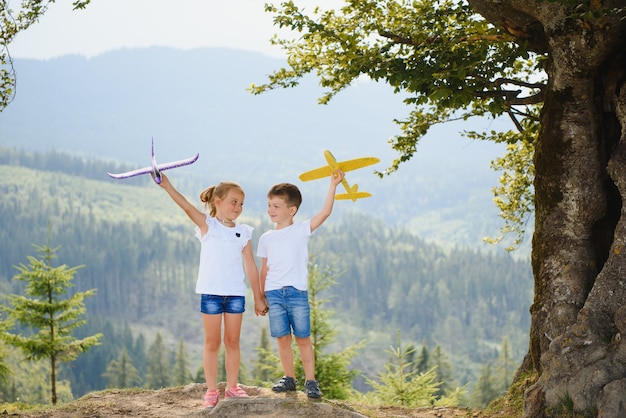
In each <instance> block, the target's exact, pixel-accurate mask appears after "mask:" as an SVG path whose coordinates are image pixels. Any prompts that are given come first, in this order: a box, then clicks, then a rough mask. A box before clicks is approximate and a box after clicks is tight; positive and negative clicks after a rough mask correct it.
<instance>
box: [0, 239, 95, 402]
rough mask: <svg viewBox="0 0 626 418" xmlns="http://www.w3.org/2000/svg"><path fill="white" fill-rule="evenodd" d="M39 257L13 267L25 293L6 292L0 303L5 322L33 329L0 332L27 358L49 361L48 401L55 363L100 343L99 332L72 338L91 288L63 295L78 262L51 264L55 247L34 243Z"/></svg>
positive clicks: (54, 398) (53, 393)
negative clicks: (5, 301) (4, 302)
mask: <svg viewBox="0 0 626 418" xmlns="http://www.w3.org/2000/svg"><path fill="white" fill-rule="evenodd" d="M34 247H35V249H36V250H37V252H38V253H41V254H42V258H41V259H38V258H36V257H33V256H29V257H28V260H29V262H30V264H29V265H25V264H23V263H22V264H20V265H19V266H17V267H16V269H17V270H19V272H20V273H19V274H18V275H16V276H15V277H14V278H15V279H16V280H22V281H24V282H26V288H25V292H26V295H27V296H21V295H9V296H8V299H9V304H10V305H11V306H10V307H8V306H1V307H0V309H2V310H3V311H4V312H5V313H7V321H9V322H8V323H11V324H12V323H15V322H17V323H19V324H21V325H25V326H27V327H30V328H31V329H32V330H33V331H34V332H33V333H32V334H28V335H21V334H13V333H11V332H9V331H3V332H1V333H0V336H1V337H2V339H4V341H6V342H7V343H8V344H10V345H13V346H15V347H17V348H19V349H21V350H22V352H23V353H24V354H25V356H26V358H27V359H28V360H35V361H38V360H41V359H44V358H45V359H48V360H49V361H50V384H51V398H52V404H53V405H56V403H57V365H58V364H59V363H63V362H68V361H71V360H74V359H75V358H76V357H78V356H79V355H80V354H81V353H84V352H85V351H87V350H88V349H89V348H91V347H92V346H94V345H98V344H99V343H100V339H101V338H102V334H95V335H92V336H88V337H85V338H83V339H76V338H75V337H74V336H73V331H74V329H76V328H77V327H80V326H81V325H84V324H85V323H86V320H84V319H80V318H81V316H82V315H83V314H84V313H85V305H84V303H83V302H84V300H85V298H87V297H89V296H92V295H93V294H94V293H95V290H88V291H85V292H76V293H74V294H73V295H71V296H69V297H65V295H66V294H67V293H68V290H69V288H70V287H71V286H72V285H73V284H72V280H73V279H74V275H75V274H76V271H77V270H78V269H79V268H81V267H82V266H76V267H71V268H70V267H67V266H66V265H61V266H58V267H52V260H53V259H55V258H56V257H57V256H56V252H57V250H58V248H59V247H56V248H51V247H50V246H48V245H46V246H37V245H35V246H34Z"/></svg>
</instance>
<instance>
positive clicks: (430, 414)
mask: <svg viewBox="0 0 626 418" xmlns="http://www.w3.org/2000/svg"><path fill="white" fill-rule="evenodd" d="M242 387H243V389H244V390H245V391H246V392H247V393H248V395H249V396H250V397H249V398H238V399H227V400H223V399H222V400H221V401H220V403H219V404H218V405H217V406H216V407H215V408H213V409H212V410H202V409H201V406H202V397H203V394H204V390H205V386H204V385H202V384H199V383H198V384H195V383H194V384H190V385H188V386H185V387H178V388H167V389H160V390H143V389H137V390H106V391H102V392H93V393H90V394H88V395H85V396H84V397H82V398H80V399H78V400H76V401H74V402H72V403H69V404H65V405H62V406H58V407H56V408H46V409H40V410H30V411H21V412H11V411H8V410H3V409H1V408H0V417H24V418H70V417H71V418H87V417H92V418H96V417H98V418H99V417H102V418H105V417H106V418H117V417H140V418H143V417H145V418H148V417H151V418H155V417H157V418H158V417H163V418H170V417H204V416H207V417H221V418H235V417H237V418H239V417H259V418H260V417H265V418H277V417H310V418H331V417H332V418H362V417H368V418H404V417H406V418H458V417H465V418H489V416H488V415H484V414H483V413H482V412H480V411H471V410H468V409H464V408H444V407H439V408H437V407H435V408H419V409H408V408H399V407H372V406H369V405H359V404H355V403H352V402H350V403H343V402H340V401H330V400H323V401H321V402H319V401H318V402H312V401H310V400H308V399H307V397H306V395H304V394H303V393H296V394H291V395H283V394H281V395H277V394H275V393H273V392H272V391H271V390H269V389H264V388H259V387H254V386H242ZM221 390H222V395H223V387H222V388H221Z"/></svg>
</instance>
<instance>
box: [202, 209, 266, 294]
mask: <svg viewBox="0 0 626 418" xmlns="http://www.w3.org/2000/svg"><path fill="white" fill-rule="evenodd" d="M206 223H207V225H208V226H209V230H208V232H207V233H206V234H205V235H204V236H201V235H200V228H198V227H197V226H196V228H195V231H196V238H198V239H199V240H200V267H199V269H198V280H197V282H196V293H200V294H207V295H219V296H245V295H246V284H245V279H246V274H245V271H244V268H243V256H242V252H243V249H244V248H245V246H246V244H247V243H248V241H250V239H252V231H253V229H254V228H252V227H251V226H250V225H246V224H240V225H239V224H238V225H235V227H234V228H227V227H225V226H224V225H222V224H221V223H219V222H218V221H217V219H215V218H213V217H211V216H209V214H207V215H206Z"/></svg>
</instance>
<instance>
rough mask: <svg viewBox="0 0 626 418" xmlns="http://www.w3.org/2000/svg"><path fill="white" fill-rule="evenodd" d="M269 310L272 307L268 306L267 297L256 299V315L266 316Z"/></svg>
mask: <svg viewBox="0 0 626 418" xmlns="http://www.w3.org/2000/svg"><path fill="white" fill-rule="evenodd" d="M269 310H270V308H269V306H267V302H266V301H265V298H258V299H255V300H254V313H255V314H256V316H265V315H266V314H267V312H269Z"/></svg>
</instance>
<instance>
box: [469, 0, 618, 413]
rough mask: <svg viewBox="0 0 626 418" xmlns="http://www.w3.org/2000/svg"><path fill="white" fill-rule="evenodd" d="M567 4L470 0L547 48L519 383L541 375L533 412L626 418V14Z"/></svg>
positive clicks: (529, 398)
mask: <svg viewBox="0 0 626 418" xmlns="http://www.w3.org/2000/svg"><path fill="white" fill-rule="evenodd" d="M562 3H563V2H535V1H526V0H520V1H516V0H511V1H506V0H505V1H503V2H502V3H495V2H493V3H492V2H486V1H484V0H475V1H471V4H472V6H473V7H474V8H475V10H477V11H478V12H479V13H481V14H482V15H483V16H485V18H487V19H488V20H489V21H490V22H492V23H494V24H496V25H501V24H502V22H506V27H508V28H510V27H511V22H513V23H517V24H516V28H517V29H522V30H523V29H528V30H529V31H530V30H532V33H531V35H532V36H530V38H529V39H531V40H532V39H534V40H537V41H536V42H537V43H536V45H535V46H536V47H535V50H536V51H543V50H545V51H547V56H548V60H547V64H546V72H547V75H548V85H547V88H546V90H545V96H544V97H545V102H544V107H543V110H542V114H541V131H540V134H539V138H538V141H537V144H536V145H535V160H534V163H535V184H534V186H535V232H534V236H533V251H532V267H533V275H534V280H535V298H534V302H533V304H532V307H531V329H530V346H529V352H528V354H527V356H526V358H525V359H524V362H523V364H522V366H521V367H520V369H519V371H518V374H517V376H516V380H517V381H521V380H522V379H528V381H529V382H531V383H532V384H531V385H530V386H528V387H527V389H526V392H525V399H524V415H525V416H527V417H548V416H563V414H568V415H570V416H571V415H572V413H573V412H577V413H582V414H584V415H586V416H595V415H598V416H603V417H626V395H625V394H626V342H625V343H622V341H621V334H622V333H626V216H624V215H626V212H625V209H624V207H623V206H622V201H626V85H625V84H624V81H625V69H626V58H625V54H624V52H623V51H624V49H626V44H625V40H626V30H625V28H626V21H625V20H620V19H619V17H618V16H608V17H603V18H600V19H592V20H584V19H582V18H575V17H572V15H571V13H570V14H569V15H568V13H569V12H567V10H566V9H564V7H563V4H562ZM619 3H620V4H621V7H624V5H625V4H626V2H625V1H623V0H622V1H620V2H619ZM603 6H604V7H606V5H604V4H603ZM622 15H623V12H622ZM531 47H532V46H531ZM529 376H530V377H529Z"/></svg>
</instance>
